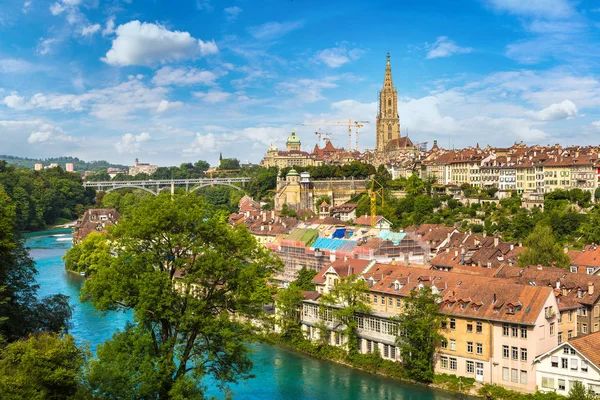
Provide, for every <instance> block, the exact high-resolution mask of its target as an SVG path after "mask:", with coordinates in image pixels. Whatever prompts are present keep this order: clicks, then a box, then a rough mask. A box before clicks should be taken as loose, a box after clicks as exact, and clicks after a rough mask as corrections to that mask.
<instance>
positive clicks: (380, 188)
mask: <svg viewBox="0 0 600 400" xmlns="http://www.w3.org/2000/svg"><path fill="white" fill-rule="evenodd" d="M375 184H377V186H378V188H377V189H375ZM368 194H369V198H370V199H371V228H374V227H375V224H376V223H377V221H376V220H375V218H376V217H377V196H379V197H380V198H381V208H383V206H384V199H383V185H382V184H381V183H379V182H377V181H376V180H375V179H373V181H372V182H371V188H370V189H369V192H368Z"/></svg>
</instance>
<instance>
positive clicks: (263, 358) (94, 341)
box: [27, 229, 458, 400]
mask: <svg viewBox="0 0 600 400" xmlns="http://www.w3.org/2000/svg"><path fill="white" fill-rule="evenodd" d="M27 246H28V247H29V248H30V253H31V256H32V257H33V259H34V260H35V262H36V266H37V269H38V275H37V283H38V284H39V286H40V289H39V294H40V296H45V295H49V294H55V293H63V294H66V295H68V296H69V297H70V301H71V304H72V305H73V307H74V311H73V320H72V324H73V326H72V329H71V333H72V334H73V335H74V336H75V338H76V339H77V340H78V342H80V343H87V344H89V346H90V348H91V349H92V350H95V348H96V346H97V345H98V344H101V343H103V342H104V341H105V340H107V339H109V338H110V337H111V335H112V334H113V333H114V332H115V331H116V330H117V329H121V328H123V326H124V325H125V323H126V322H127V321H128V320H130V319H131V314H124V313H116V312H112V313H108V314H107V315H105V316H102V315H101V314H100V313H97V312H96V311H95V310H94V309H93V307H92V306H91V305H90V304H87V303H81V302H79V297H78V296H79V290H80V289H81V286H82V285H83V278H81V277H79V276H77V275H74V274H68V273H66V272H65V269H64V263H63V261H62V256H63V255H64V253H65V251H66V250H67V249H68V248H69V247H71V235H70V232H69V231H68V230H64V229H63V230H55V231H45V232H38V233H34V234H28V235H27ZM251 347H252V350H253V354H252V360H253V362H254V371H253V373H254V375H255V378H253V379H250V380H247V381H244V382H241V383H240V384H238V385H234V386H232V390H233V392H234V393H235V395H234V398H235V399H247V400H249V399H281V400H283V399H286V400H287V399H338V400H339V399H349V400H355V399H356V400H358V399H403V400H451V399H457V398H458V396H456V395H453V394H448V393H445V392H440V391H434V390H430V389H427V388H423V387H420V386H411V385H406V384H403V383H399V382H397V381H394V380H390V379H385V378H382V377H378V376H373V375H370V374H366V373H362V372H360V371H355V370H353V369H351V368H348V367H345V366H342V365H338V364H335V363H330V362H327V361H322V360H316V359H313V358H310V357H307V356H305V355H302V354H298V353H296V352H294V351H291V350H288V349H283V348H279V347H273V346H267V345H251ZM205 384H206V386H207V387H208V393H207V394H208V395H212V396H216V397H218V398H222V397H224V396H223V394H222V393H221V392H219V391H218V389H216V388H215V387H214V385H211V382H210V381H207V382H205Z"/></svg>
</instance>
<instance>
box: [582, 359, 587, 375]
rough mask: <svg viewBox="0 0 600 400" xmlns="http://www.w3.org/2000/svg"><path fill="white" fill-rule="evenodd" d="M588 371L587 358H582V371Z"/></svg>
mask: <svg viewBox="0 0 600 400" xmlns="http://www.w3.org/2000/svg"><path fill="white" fill-rule="evenodd" d="M587 371H588V364H587V361H586V360H581V372H587Z"/></svg>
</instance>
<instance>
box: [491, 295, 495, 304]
mask: <svg viewBox="0 0 600 400" xmlns="http://www.w3.org/2000/svg"><path fill="white" fill-rule="evenodd" d="M492 304H496V293H494V302H493V303H492Z"/></svg>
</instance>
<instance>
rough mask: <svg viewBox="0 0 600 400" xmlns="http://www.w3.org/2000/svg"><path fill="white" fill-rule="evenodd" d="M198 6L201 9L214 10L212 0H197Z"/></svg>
mask: <svg viewBox="0 0 600 400" xmlns="http://www.w3.org/2000/svg"><path fill="white" fill-rule="evenodd" d="M196 8H197V9H198V10H200V11H212V10H213V6H212V4H210V0H196Z"/></svg>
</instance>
